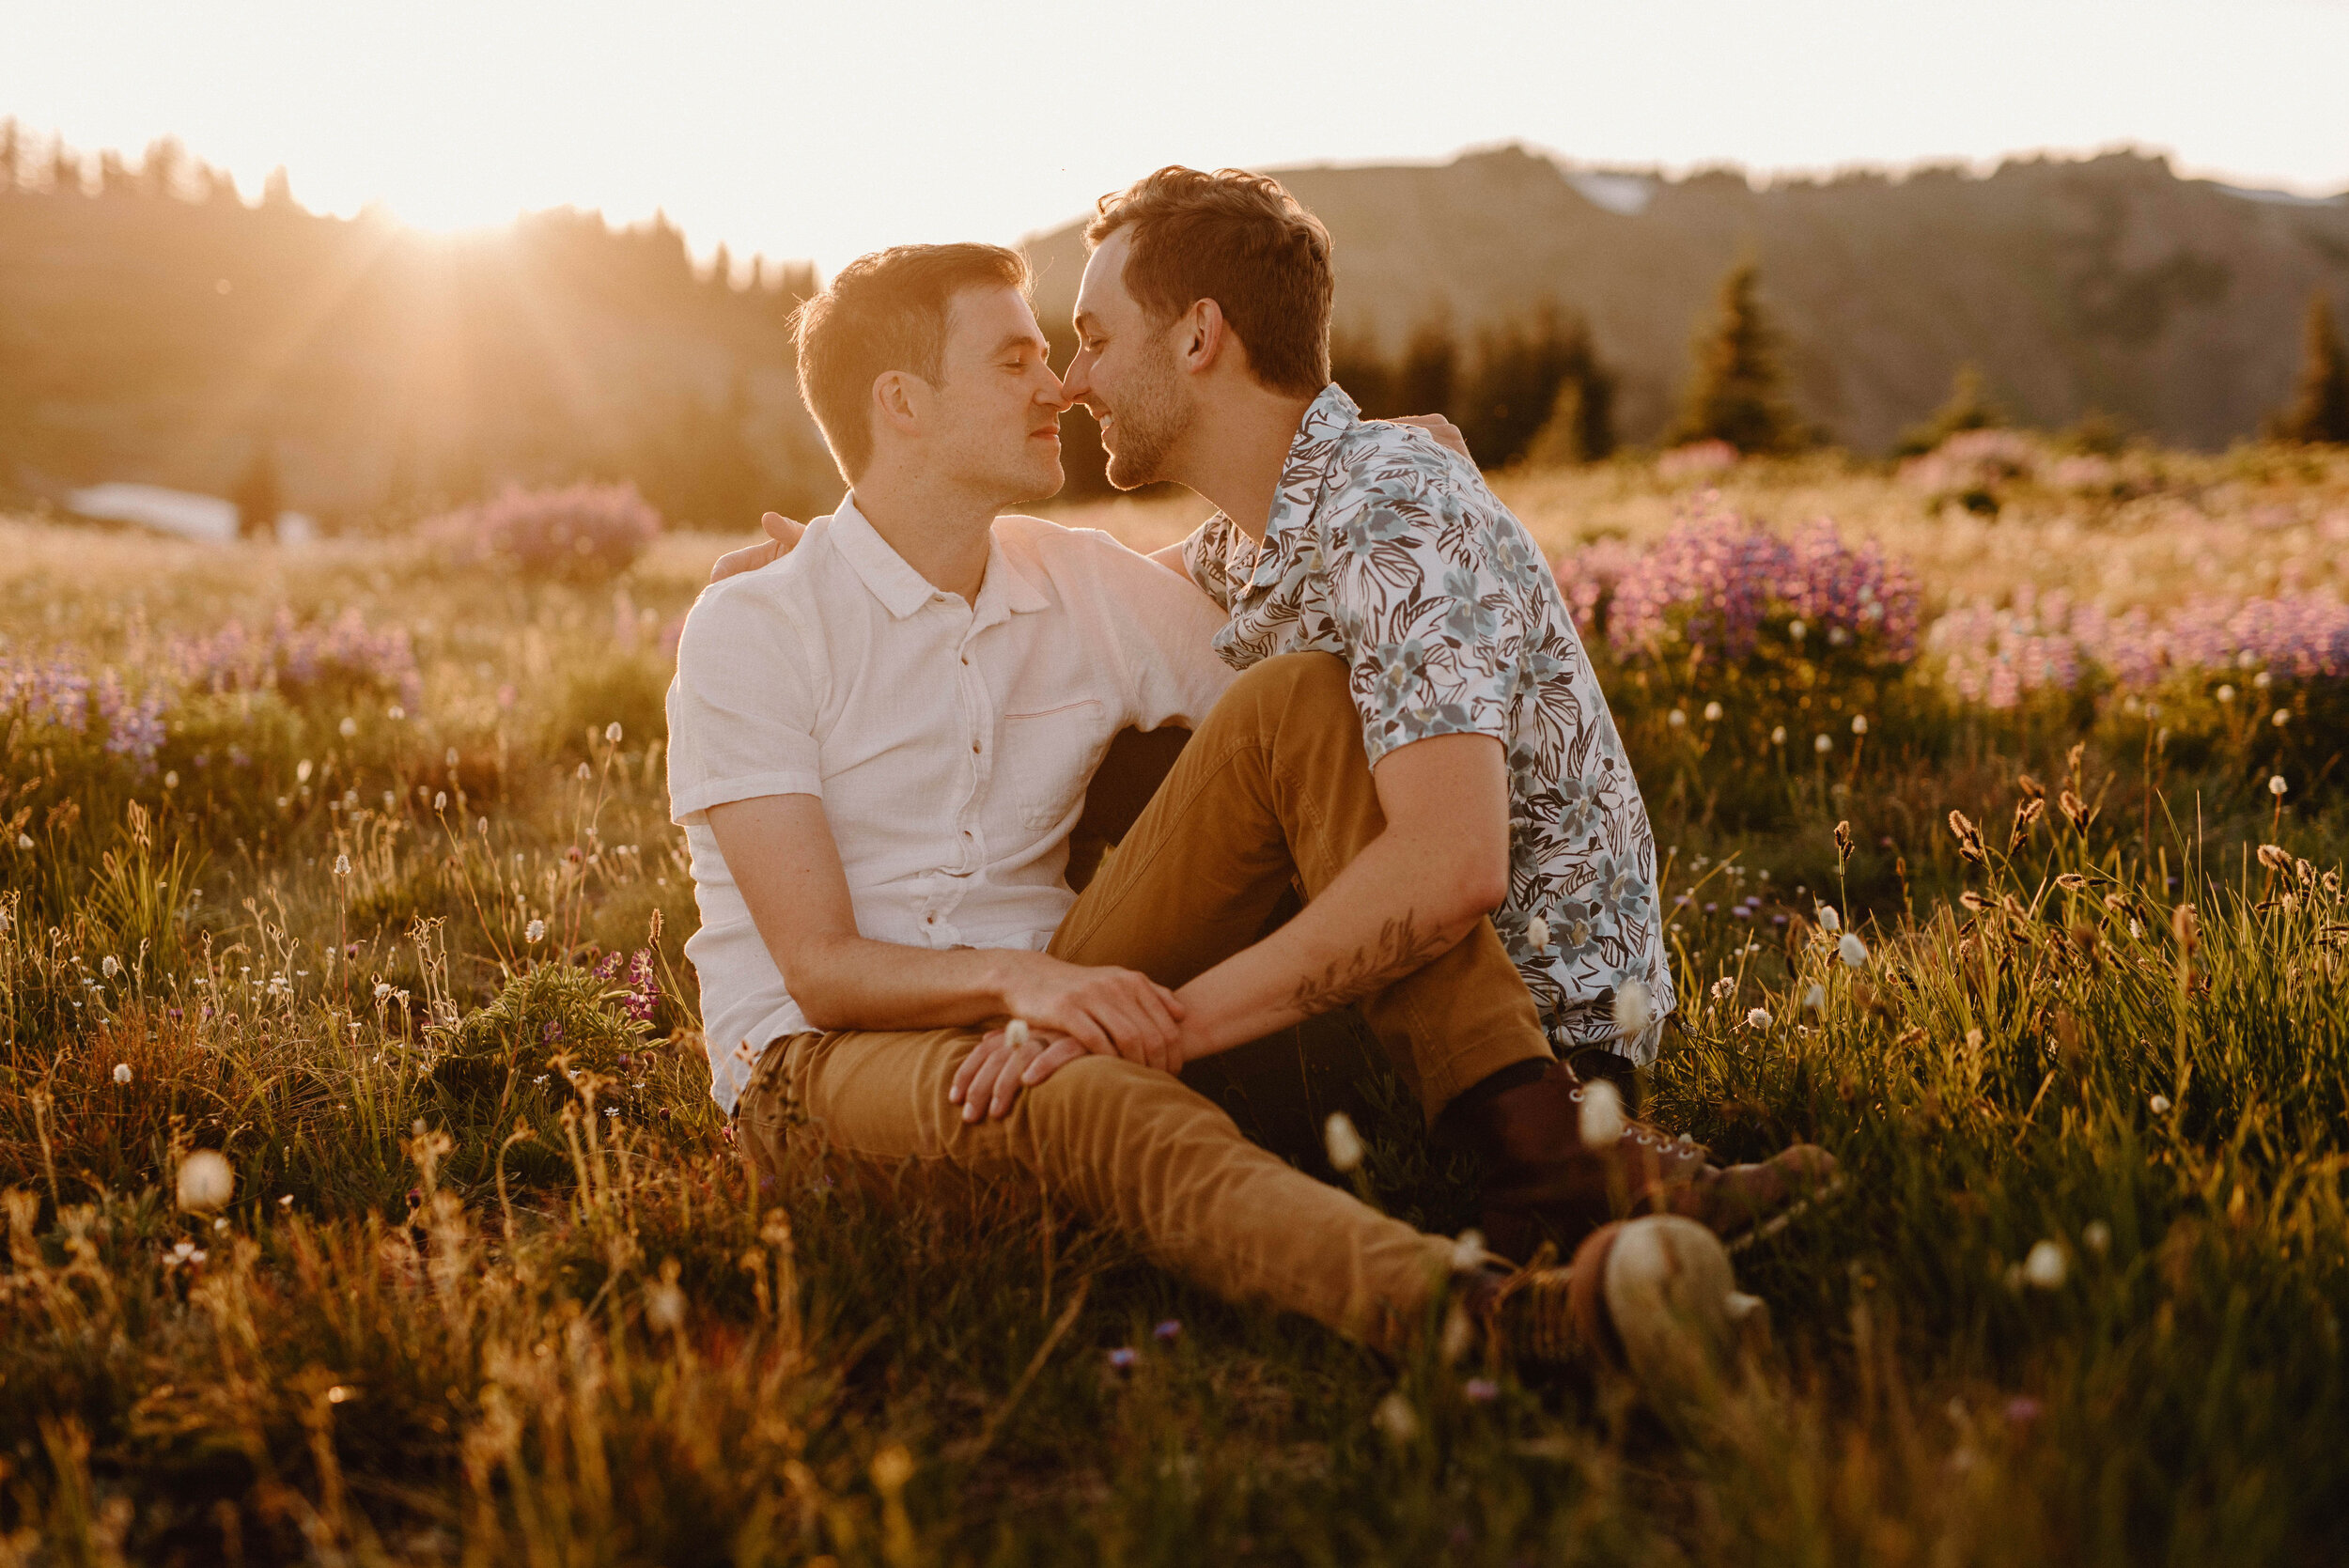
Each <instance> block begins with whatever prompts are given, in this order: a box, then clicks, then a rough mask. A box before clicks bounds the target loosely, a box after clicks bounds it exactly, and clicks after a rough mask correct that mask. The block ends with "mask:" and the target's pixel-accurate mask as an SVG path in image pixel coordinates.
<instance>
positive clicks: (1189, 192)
mask: <svg viewBox="0 0 2349 1568" xmlns="http://www.w3.org/2000/svg"><path fill="white" fill-rule="evenodd" d="M1098 206H1099V210H1100V215H1099V216H1098V217H1097V218H1095V219H1094V220H1093V222H1092V223H1091V224H1090V225H1087V226H1086V228H1085V242H1086V243H1087V244H1089V245H1091V246H1092V247H1094V248H1095V249H1099V248H1100V245H1101V242H1102V241H1104V240H1107V239H1108V238H1109V237H1110V236H1111V235H1112V234H1114V233H1116V232H1117V231H1118V230H1119V229H1121V228H1126V227H1128V226H1130V227H1131V228H1132V229H1133V231H1134V238H1133V249H1132V251H1131V252H1130V253H1129V254H1128V256H1127V258H1126V280H1125V281H1126V290H1127V292H1128V293H1129V294H1131V295H1132V296H1133V297H1134V298H1135V300H1136V301H1138V302H1140V303H1141V305H1142V307H1143V309H1144V310H1146V311H1148V312H1150V313H1151V314H1152V315H1153V316H1155V317H1157V318H1159V319H1160V320H1162V321H1171V320H1173V319H1174V318H1175V317H1177V316H1179V315H1181V314H1182V313H1183V312H1184V311H1187V310H1189V309H1190V307H1191V306H1192V305H1193V304H1194V303H1197V302H1198V301H1201V300H1213V301H1214V302H1215V303H1216V304H1217V305H1218V306H1219V307H1221V310H1222V312H1223V318H1224V319H1225V320H1226V321H1228V322H1230V323H1231V326H1232V331H1233V332H1234V333H1236V334H1237V335H1238V337H1239V340H1240V342H1241V343H1242V344H1243V345H1245V346H1246V348H1247V349H1248V364H1249V367H1250V368H1251V369H1252V370H1253V371H1254V372H1255V377H1256V380H1259V381H1261V382H1262V383H1263V384H1264V385H1266V386H1267V387H1269V388H1270V389H1271V390H1273V391H1275V392H1285V393H1288V394H1290V395H1292V396H1299V397H1310V396H1313V395H1314V394H1315V393H1317V392H1319V391H1320V390H1321V389H1322V388H1323V387H1324V386H1326V385H1328V384H1329V380H1330V295H1331V293H1332V292H1333V287H1334V284H1335V275H1334V273H1333V272H1332V271H1331V268H1330V231H1329V230H1328V229H1326V228H1324V227H1322V226H1321V220H1320V219H1319V218H1316V217H1315V216H1314V215H1313V214H1312V213H1311V212H1308V211H1306V210H1305V209H1304V208H1303V207H1301V206H1299V204H1298V200H1297V198H1296V197H1295V196H1292V195H1290V194H1288V192H1286V191H1284V190H1283V189H1282V188H1281V182H1280V181H1279V180H1277V179H1272V178H1271V177H1269V176H1268V175H1261V174H1250V173H1249V172H1248V171H1247V170H1245V169H1218V170H1216V172H1215V173H1213V174H1205V173H1202V172H1201V171H1199V170H1197V169H1187V168H1184V167H1183V166H1182V165H1181V164H1179V163H1173V164H1169V165H1168V166H1167V167H1165V168H1163V169H1160V170H1159V172H1158V173H1156V174H1154V175H1150V176H1148V177H1146V178H1145V179H1138V180H1136V181H1135V182H1134V183H1133V184H1131V185H1128V187H1126V189H1124V190H1123V191H1119V192H1116V193H1114V194H1111V195H1106V196H1103V197H1102V198H1101V200H1100V202H1099V203H1098Z"/></svg>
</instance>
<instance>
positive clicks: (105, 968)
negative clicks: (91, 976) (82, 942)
mask: <svg viewBox="0 0 2349 1568" xmlns="http://www.w3.org/2000/svg"><path fill="white" fill-rule="evenodd" d="M98 972H99V973H101V974H102V975H104V976H105V977H106V978H107V979H109V980H112V979H113V978H114V977H115V976H116V975H117V974H120V973H121V972H122V960H121V959H119V958H117V957H116V956H115V955H113V954H111V953H109V954H107V955H105V956H104V957H103V958H101V959H100V960H99V961H98Z"/></svg>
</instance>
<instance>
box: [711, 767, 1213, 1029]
mask: <svg viewBox="0 0 2349 1568" xmlns="http://www.w3.org/2000/svg"><path fill="white" fill-rule="evenodd" d="M709 828H710V831H711V832H712V833H713V834H714V835H715V836H716V838H717V840H718V849H719V852H720V853H721V854H722V855H723V856H724V857H725V862H726V868H727V870H728V871H730V872H731V873H732V874H733V876H734V881H735V886H736V887H737V888H739V890H740V891H741V893H742V901H743V903H744V904H745V905H747V906H748V907H749V908H750V912H751V921H752V924H754V925H756V926H757V928H758V935H759V939H760V940H762V941H764V942H765V943H766V944H767V951H768V953H769V954H770V955H771V956H772V957H773V958H774V960H775V967H776V968H777V969H778V970H781V971H782V973H783V979H784V984H785V985H786V986H789V987H790V990H791V997H792V1000H793V1001H797V1002H798V1003H799V1004H800V1008H801V1011H802V1012H804V1013H805V1014H806V1015H807V1020H808V1022H809V1023H811V1024H813V1025H815V1026H816V1027H817V1028H818V1029H932V1028H940V1027H945V1026H952V1025H957V1024H978V1023H983V1022H986V1021H988V1019H992V1018H1001V1017H1006V1016H1009V1017H1019V1018H1025V1019H1027V1020H1028V1022H1029V1023H1030V1024H1031V1025H1032V1026H1034V1028H1037V1029H1039V1030H1049V1031H1050V1032H1053V1033H1055V1034H1060V1035H1066V1036H1067V1037H1069V1038H1071V1039H1074V1040H1078V1041H1081V1042H1082V1043H1083V1044H1084V1045H1085V1047H1086V1048H1088V1049H1091V1050H1096V1051H1099V1052H1103V1053H1107V1054H1115V1055H1120V1056H1125V1057H1128V1058H1130V1059H1131V1060H1133V1061H1137V1062H1143V1063H1148V1064H1150V1065H1152V1066H1156V1067H1160V1068H1164V1069H1168V1070H1172V1069H1173V1068H1174V1067H1175V1066H1176V1065H1178V1064H1179V1063H1180V1061H1181V1057H1180V1055H1179V1050H1180V1039H1179V1030H1180V1020H1181V1018H1182V1016H1183V1012H1184V1009H1183V1006H1182V1004H1181V1003H1180V1002H1179V1001H1176V1000H1175V995H1174V993H1173V992H1171V991H1169V990H1167V989H1166V988H1165V987H1164V986H1159V985H1157V984H1156V983H1154V982H1153V981H1152V980H1150V978H1149V977H1148V976H1146V975H1143V974H1139V973H1136V972H1135V971H1133V970H1122V969H1112V968H1095V967H1088V966H1084V965H1079V964H1071V963H1066V962H1064V961H1063V960H1061V959H1058V958H1054V957H1052V956H1051V955H1049V954H1043V953H1025V952H1017V951H1007V950H1000V949H988V948H966V949H957V950H939V949H933V948H924V947H910V946H904V945H901V944H899V943H895V942H883V941H874V940H872V939H869V938H866V937H863V936H860V935H859V934H858V932H857V925H856V910H855V907H854V905H853V903H852V902H851V900H850V898H849V895H848V874H847V873H846V872H845V871H844V870H843V869H842V868H841V863H840V850H839V847H838V846H837V845H835V844H834V843H833V842H832V829H831V826H830V824H829V823H827V822H826V821H825V819H824V806H823V802H822V801H821V800H817V798H816V797H815V796H813V795H770V796H763V797H760V798H758V799H756V800H736V801H732V802H729V803H728V804H725V805H722V806H712V807H710V808H709Z"/></svg>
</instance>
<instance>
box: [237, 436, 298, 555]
mask: <svg viewBox="0 0 2349 1568" xmlns="http://www.w3.org/2000/svg"><path fill="white" fill-rule="evenodd" d="M229 499H230V500H232V501H234V502H235V503H236V504H237V537H239V538H240V539H273V538H275V537H277V514H278V513H279V512H281V511H283V510H285V494H284V491H283V489H281V488H280V487H279V485H278V483H277V458H276V455H275V454H274V453H273V452H272V451H271V450H270V443H269V442H267V441H258V442H254V444H253V458H252V460H251V461H249V462H247V463H246V464H245V465H244V473H243V474H241V475H239V476H238V479H237V488H236V491H235V493H234V494H233V495H231V496H230V497H229Z"/></svg>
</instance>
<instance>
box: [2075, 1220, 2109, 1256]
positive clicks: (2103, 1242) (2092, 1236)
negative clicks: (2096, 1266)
mask: <svg viewBox="0 0 2349 1568" xmlns="http://www.w3.org/2000/svg"><path fill="white" fill-rule="evenodd" d="M2080 1245H2081V1246H2083V1247H2085V1248H2087V1249H2088V1250H2090V1251H2092V1252H2093V1253H2095V1254H2096V1255H2097V1256H2098V1257H2100V1258H2101V1257H2103V1256H2104V1255H2105V1251H2106V1250H2107V1249H2108V1248H2109V1247H2110V1246H2111V1245H2112V1227H2111V1226H2109V1225H2108V1224H2106V1223H2105V1222H2104V1221H2103V1220H2101V1219H2092V1220H2090V1221H2089V1222H2088V1226H2087V1228H2086V1229H2085V1230H2083V1231H2081V1232H2080Z"/></svg>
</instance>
